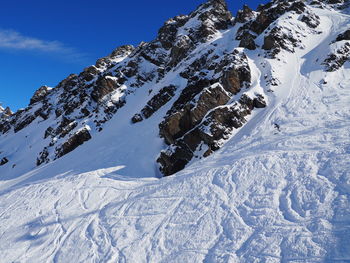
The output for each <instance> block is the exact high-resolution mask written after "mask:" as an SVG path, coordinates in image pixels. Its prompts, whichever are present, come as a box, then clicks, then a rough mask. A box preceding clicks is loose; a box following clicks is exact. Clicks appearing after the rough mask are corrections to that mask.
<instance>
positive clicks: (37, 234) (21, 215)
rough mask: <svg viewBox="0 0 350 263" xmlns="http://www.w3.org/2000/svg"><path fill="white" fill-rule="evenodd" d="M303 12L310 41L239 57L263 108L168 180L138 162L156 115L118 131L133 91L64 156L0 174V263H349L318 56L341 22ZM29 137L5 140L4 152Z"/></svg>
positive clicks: (348, 219) (346, 128) (345, 190)
mask: <svg viewBox="0 0 350 263" xmlns="http://www.w3.org/2000/svg"><path fill="white" fill-rule="evenodd" d="M313 11H314V12H315V13H316V14H318V15H319V16H320V17H321V25H320V27H319V28H318V29H321V31H322V34H315V35H310V36H308V37H307V38H306V40H303V44H304V46H305V47H304V48H303V49H296V53H289V52H282V54H280V60H279V61H278V60H275V59H265V58H264V57H263V54H262V51H247V55H248V57H249V63H250V66H251V68H252V69H253V70H252V73H253V76H252V79H253V87H252V89H251V91H249V92H252V93H254V92H259V93H264V94H266V96H268V97H267V100H268V104H269V106H268V107H267V108H266V109H262V110H259V111H257V112H256V114H254V115H253V116H252V117H251V118H250V120H249V122H248V123H247V124H246V125H245V126H244V127H243V128H242V129H240V130H238V131H237V132H236V133H235V134H234V135H233V136H232V138H231V139H230V140H229V141H228V142H227V143H226V144H225V145H224V146H223V148H222V149H221V150H220V151H218V152H217V153H215V154H214V155H212V156H211V157H209V158H206V159H203V160H200V161H197V162H193V164H192V165H190V166H189V167H187V168H186V169H185V170H183V171H182V172H180V173H178V174H176V175H175V176H172V177H169V178H162V179H158V178H156V177H155V176H154V174H155V171H156V169H157V167H150V165H149V164H150V163H154V160H155V158H156V154H157V153H159V150H160V149H161V148H162V146H163V145H162V141H161V139H160V138H158V137H156V136H154V135H155V134H157V132H158V131H157V123H159V118H160V116H163V115H162V114H163V113H164V112H166V110H167V109H162V110H161V112H160V113H159V112H157V113H156V114H155V116H154V117H152V118H150V119H149V120H148V121H147V122H142V123H139V124H137V125H134V126H131V124H130V118H129V117H130V116H129V115H130V114H129V115H128V114H127V112H128V111H129V110H130V108H138V107H139V101H140V97H142V96H145V97H146V94H141V95H138V96H135V98H132V99H130V101H128V105H130V106H128V107H126V108H125V109H124V108H123V109H122V110H121V111H120V113H118V116H117V117H116V119H115V120H117V121H114V120H112V121H110V122H108V123H107V125H106V127H105V129H104V131H103V132H102V133H101V134H100V135H98V136H96V138H94V140H91V141H89V142H87V143H86V144H84V145H83V146H81V147H79V148H78V149H77V150H75V151H74V152H72V153H70V154H68V155H67V156H64V157H63V158H61V159H59V160H57V161H55V162H53V163H50V164H48V165H45V166H42V167H39V168H34V167H33V169H32V170H31V171H30V172H25V173H22V174H21V172H20V170H16V173H11V172H10V171H11V170H10V168H5V169H3V170H0V171H2V172H3V173H2V174H1V175H0V180H1V181H0V252H1V257H0V262H305V263H306V262H350V172H349V171H350V140H349V138H350V110H349V102H350V78H349V76H350V75H349V74H350V67H349V64H345V66H344V67H343V68H341V69H340V70H338V71H336V72H331V73H326V72H325V71H324V67H323V65H321V63H322V60H320V59H319V58H322V57H324V56H325V53H326V52H325V51H326V50H329V48H330V47H329V44H330V43H331V42H332V41H333V40H334V39H335V38H336V36H337V35H338V34H339V33H341V32H343V31H344V29H346V27H347V26H348V25H349V22H350V17H349V16H347V15H345V14H340V13H337V12H334V11H329V10H321V9H314V10H313ZM279 23H282V22H279ZM282 25H283V23H282ZM230 34H231V33H230V32H223V35H222V36H221V37H222V38H221V39H218V40H217V42H219V43H226V41H228V39H229V38H226V37H225V36H229V35H230ZM259 52H261V54H260V56H259V54H258V53H259ZM271 74H272V75H273V77H275V78H276V79H278V81H279V83H280V84H279V85H278V87H274V88H273V90H274V92H269V89H270V88H272V87H270V86H268V85H266V80H265V76H266V75H271ZM171 77H173V78H174V81H176V83H175V84H179V85H180V84H182V85H183V84H184V83H182V82H183V80H182V79H180V78H177V79H176V80H175V77H176V73H174V75H173V76H169V77H168V78H171ZM169 80H170V79H166V80H164V81H165V82H166V81H169ZM160 86H161V84H160V85H159V87H160ZM145 90H146V89H145ZM145 93H146V91H145ZM115 96H119V95H117V94H116V95H115ZM174 99H175V98H174ZM124 115H125V116H126V117H125V118H122V117H121V116H124ZM276 124H277V125H278V127H280V128H279V129H277V128H276ZM37 126H38V127H37V128H40V123H38V124H37ZM29 133H30V131H29V130H23V131H20V132H19V133H18V134H17V137H16V138H15V137H13V138H5V139H6V143H7V145H11V147H14V148H13V152H16V151H18V149H20V148H21V147H24V146H23V145H20V144H19V143H18V141H19V138H20V137H23V138H25V136H26V135H27V134H29ZM115 135H118V136H115ZM38 136H39V135H38ZM152 138H153V139H152ZM5 139H4V138H0V148H1V147H5V146H4V145H3V144H4V141H5ZM30 139H31V140H33V141H37V140H35V138H30ZM14 140H16V142H15V141H14ZM130 141H136V142H139V143H133V144H130V143H129V142H130ZM21 143H27V144H30V143H31V141H29V140H27V141H26V140H21ZM147 145H150V148H151V150H150V149H149V148H148V147H147ZM9 157H10V158H11V156H9ZM32 159H35V157H34V156H25V155H23V156H20V157H19V161H18V162H21V161H22V162H28V163H29V162H30V161H32ZM135 163H136V164H137V165H135ZM23 169H24V168H23ZM26 169H27V167H26Z"/></svg>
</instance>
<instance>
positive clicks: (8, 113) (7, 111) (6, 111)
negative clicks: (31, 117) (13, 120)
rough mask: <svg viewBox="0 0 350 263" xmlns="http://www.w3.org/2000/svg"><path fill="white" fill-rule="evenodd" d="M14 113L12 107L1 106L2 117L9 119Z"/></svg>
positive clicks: (0, 116) (0, 114)
mask: <svg viewBox="0 0 350 263" xmlns="http://www.w3.org/2000/svg"><path fill="white" fill-rule="evenodd" d="M12 115H13V112H12V111H11V109H10V107H6V108H5V109H4V108H3V107H1V106H0V118H2V119H7V118H9V117H10V116H12Z"/></svg>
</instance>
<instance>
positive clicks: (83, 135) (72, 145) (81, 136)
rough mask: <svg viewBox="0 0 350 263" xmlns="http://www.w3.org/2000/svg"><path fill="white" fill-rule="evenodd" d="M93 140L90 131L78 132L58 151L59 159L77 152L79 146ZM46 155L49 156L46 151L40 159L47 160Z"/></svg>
mask: <svg viewBox="0 0 350 263" xmlns="http://www.w3.org/2000/svg"><path fill="white" fill-rule="evenodd" d="M91 138H92V137H91V135H90V132H89V130H88V129H86V128H84V129H82V130H81V131H78V132H77V133H75V134H74V135H73V136H72V137H70V138H69V139H68V141H66V142H65V143H63V144H62V146H61V147H60V148H58V149H56V151H57V158H60V157H62V156H64V155H66V154H67V153H70V152H71V151H73V150H75V149H76V148H77V147H78V146H80V145H82V144H83V143H84V142H86V141H88V140H90V139H91ZM45 155H47V154H46V153H45V150H44V152H43V153H42V154H41V156H40V159H45ZM46 157H47V156H46ZM39 164H40V163H39Z"/></svg>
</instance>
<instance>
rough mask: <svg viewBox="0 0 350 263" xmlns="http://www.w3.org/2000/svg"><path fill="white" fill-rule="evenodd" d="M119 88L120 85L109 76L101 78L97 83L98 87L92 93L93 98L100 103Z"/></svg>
mask: <svg viewBox="0 0 350 263" xmlns="http://www.w3.org/2000/svg"><path fill="white" fill-rule="evenodd" d="M118 87H119V84H118V83H117V82H116V81H115V80H114V79H113V78H111V77H109V76H105V77H100V78H99V79H98V80H97V81H96V86H95V87H94V89H93V91H92V93H91V98H92V99H93V100H94V101H96V102H100V101H101V99H102V98H103V97H104V96H106V95H107V94H109V93H111V92H112V91H114V90H116V89H117V88H118Z"/></svg>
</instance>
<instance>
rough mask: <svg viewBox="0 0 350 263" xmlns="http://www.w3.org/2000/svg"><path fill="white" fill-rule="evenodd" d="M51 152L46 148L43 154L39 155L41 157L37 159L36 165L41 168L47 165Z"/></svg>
mask: <svg viewBox="0 0 350 263" xmlns="http://www.w3.org/2000/svg"><path fill="white" fill-rule="evenodd" d="M48 157H49V152H48V148H47V147H45V148H44V149H43V151H42V152H40V153H39V157H38V158H37V159H36V165H37V166H39V165H41V164H43V163H47V162H48V161H49V158H48Z"/></svg>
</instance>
